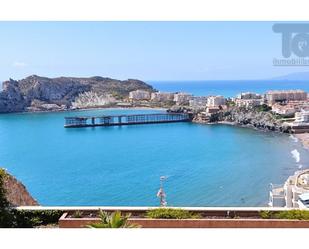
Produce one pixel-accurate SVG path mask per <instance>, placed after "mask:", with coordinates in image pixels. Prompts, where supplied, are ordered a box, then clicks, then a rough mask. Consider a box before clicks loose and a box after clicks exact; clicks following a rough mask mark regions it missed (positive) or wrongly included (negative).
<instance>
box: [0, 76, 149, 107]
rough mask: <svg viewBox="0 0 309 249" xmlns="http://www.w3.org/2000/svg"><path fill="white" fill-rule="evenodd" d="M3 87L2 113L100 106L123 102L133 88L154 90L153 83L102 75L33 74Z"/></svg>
mask: <svg viewBox="0 0 309 249" xmlns="http://www.w3.org/2000/svg"><path fill="white" fill-rule="evenodd" d="M2 88H3V90H2V91H1V92H0V113H10V112H27V111H30V112H33V111H61V110H69V109H72V108H87V107H98V106H104V105H107V104H110V103H113V101H116V100H119V101H121V100H123V99H125V98H127V97H128V96H129V92H130V91H134V90H138V89H140V90H147V91H150V92H153V91H154V89H153V88H152V86H150V85H148V84H146V83H145V82H143V81H140V80H136V79H128V80H123V81H121V80H116V79H111V78H104V77H99V76H96V77H90V78H76V77H59V78H47V77H40V76H37V75H32V76H29V77H27V78H25V79H22V80H13V79H10V80H8V81H5V82H3V85H2Z"/></svg>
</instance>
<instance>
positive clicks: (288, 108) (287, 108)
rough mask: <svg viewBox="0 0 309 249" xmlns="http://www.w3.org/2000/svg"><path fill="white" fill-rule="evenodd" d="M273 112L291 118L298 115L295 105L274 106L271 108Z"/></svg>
mask: <svg viewBox="0 0 309 249" xmlns="http://www.w3.org/2000/svg"><path fill="white" fill-rule="evenodd" d="M271 111H272V112H273V113H276V114H280V115H284V116H291V115H294V114H295V113H296V109H295V107H294V106H293V105H280V104H274V105H272V107H271Z"/></svg>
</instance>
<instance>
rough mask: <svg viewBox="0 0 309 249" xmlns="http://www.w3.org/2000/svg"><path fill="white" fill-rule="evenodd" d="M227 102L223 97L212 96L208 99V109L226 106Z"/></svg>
mask: <svg viewBox="0 0 309 249" xmlns="http://www.w3.org/2000/svg"><path fill="white" fill-rule="evenodd" d="M225 102H226V100H225V98H224V97H223V96H210V97H208V98H207V106H208V107H214V106H220V105H225Z"/></svg>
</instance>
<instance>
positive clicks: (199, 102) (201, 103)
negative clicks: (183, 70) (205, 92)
mask: <svg viewBox="0 0 309 249" xmlns="http://www.w3.org/2000/svg"><path fill="white" fill-rule="evenodd" d="M189 105H190V107H193V108H201V107H206V105H207V97H204V96H203V97H192V98H191V99H190V100H189Z"/></svg>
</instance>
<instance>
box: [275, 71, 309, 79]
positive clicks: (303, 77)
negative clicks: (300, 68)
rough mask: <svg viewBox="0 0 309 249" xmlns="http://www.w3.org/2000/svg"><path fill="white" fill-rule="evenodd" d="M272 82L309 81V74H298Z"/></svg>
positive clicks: (281, 77)
mask: <svg viewBox="0 0 309 249" xmlns="http://www.w3.org/2000/svg"><path fill="white" fill-rule="evenodd" d="M272 80H289V81H293V80H294V81H306V80H308V81H309V72H297V73H290V74H287V75H283V76H279V77H275V78H272Z"/></svg>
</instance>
